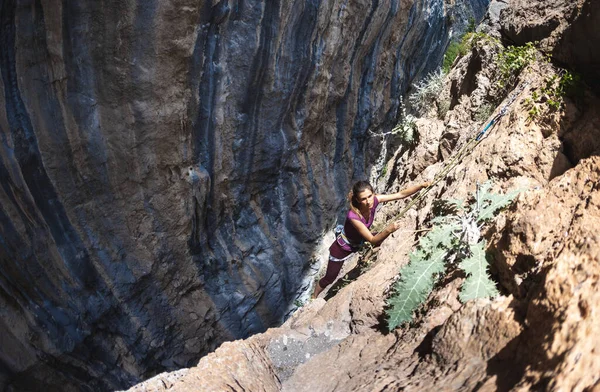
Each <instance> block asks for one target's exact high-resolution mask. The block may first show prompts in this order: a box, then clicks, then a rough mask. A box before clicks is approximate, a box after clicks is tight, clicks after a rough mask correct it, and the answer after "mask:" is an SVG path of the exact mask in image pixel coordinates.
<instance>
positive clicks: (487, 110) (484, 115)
mask: <svg viewBox="0 0 600 392" xmlns="http://www.w3.org/2000/svg"><path fill="white" fill-rule="evenodd" d="M494 109H495V106H494V105H492V104H491V103H484V104H482V105H481V106H479V107H478V108H477V111H475V115H474V116H473V119H474V120H475V121H477V122H482V121H485V120H487V119H488V118H490V116H491V115H492V113H494Z"/></svg>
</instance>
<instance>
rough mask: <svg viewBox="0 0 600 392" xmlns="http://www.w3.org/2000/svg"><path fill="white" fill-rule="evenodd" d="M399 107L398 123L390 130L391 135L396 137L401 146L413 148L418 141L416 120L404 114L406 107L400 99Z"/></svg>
mask: <svg viewBox="0 0 600 392" xmlns="http://www.w3.org/2000/svg"><path fill="white" fill-rule="evenodd" d="M400 106H401V108H402V110H401V113H400V116H401V117H400V122H399V123H398V124H397V125H396V126H395V127H394V128H393V129H392V131H391V134H392V135H396V137H397V138H398V139H399V140H400V143H401V144H402V145H405V146H413V145H415V144H416V142H417V141H418V140H419V132H418V127H417V122H416V121H417V118H416V117H415V116H413V115H412V114H408V113H406V107H405V106H404V102H403V101H402V99H400Z"/></svg>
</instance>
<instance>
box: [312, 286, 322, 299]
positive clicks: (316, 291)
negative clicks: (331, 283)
mask: <svg viewBox="0 0 600 392" xmlns="http://www.w3.org/2000/svg"><path fill="white" fill-rule="evenodd" d="M321 291H323V287H321V285H320V284H319V282H317V284H316V285H315V291H314V292H313V295H312V299H315V298H317V297H318V296H319V294H321Z"/></svg>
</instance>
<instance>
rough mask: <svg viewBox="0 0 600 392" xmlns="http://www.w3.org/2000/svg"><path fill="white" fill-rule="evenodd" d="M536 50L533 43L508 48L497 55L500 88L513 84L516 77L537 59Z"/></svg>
mask: <svg viewBox="0 0 600 392" xmlns="http://www.w3.org/2000/svg"><path fill="white" fill-rule="evenodd" d="M537 53H538V51H537V49H536V48H535V45H534V43H533V42H528V43H526V44H525V45H523V46H508V47H506V48H505V49H504V50H502V51H501V52H500V54H499V55H498V66H499V68H500V81H499V82H498V83H499V86H500V87H501V88H504V87H508V86H510V85H512V84H513V82H514V80H515V77H516V75H518V73H519V72H520V71H521V70H522V69H523V68H525V67H526V66H527V65H529V64H530V63H532V62H533V61H534V60H535V59H536V58H537Z"/></svg>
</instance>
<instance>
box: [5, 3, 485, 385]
mask: <svg viewBox="0 0 600 392" xmlns="http://www.w3.org/2000/svg"><path fill="white" fill-rule="evenodd" d="M469 4H470V5H471V6H472V7H475V6H477V7H481V6H483V4H485V1H481V0H480V1H475V2H474V1H471V2H470V3H469ZM0 7H1V10H0V22H1V30H0V42H1V49H0V71H1V74H2V78H1V80H0V91H2V94H0V97H1V98H0V137H1V140H2V143H1V149H0V182H1V186H2V187H1V190H0V243H1V245H2V246H1V247H0V249H1V250H0V260H1V266H0V272H1V273H0V288H1V290H0V312H1V314H2V318H1V320H2V321H1V322H0V332H1V334H2V345H1V348H0V382H1V383H2V384H1V385H0V386H1V387H3V388H7V389H8V390H27V389H34V390H35V389H39V388H40V385H44V388H45V389H50V390H51V389H52V388H55V389H60V390H62V391H71V390H78V391H79V390H94V391H96V390H108V389H116V388H123V387H126V386H129V385H132V384H133V383H135V382H137V381H139V380H140V379H142V378H146V377H148V376H151V375H153V374H156V373H158V372H160V371H163V370H166V369H169V370H172V369H176V368H179V367H182V366H187V365H190V364H193V363H195V362H196V361H197V360H198V358H200V357H201V356H202V355H204V354H206V353H208V352H210V351H212V350H214V349H215V348H216V347H217V346H218V345H219V344H220V343H221V342H223V341H225V340H229V339H234V338H240V337H245V336H248V335H251V334H254V333H256V332H260V331H263V330H264V329H266V328H267V327H269V326H272V325H277V324H279V323H281V322H282V320H283V318H284V317H285V315H286V314H287V312H288V310H289V309H290V307H291V306H293V301H294V299H295V298H296V296H297V295H298V291H299V290H301V289H303V288H305V287H306V283H305V278H306V277H305V274H306V273H307V271H308V270H310V258H311V256H312V253H313V251H314V246H315V244H316V242H317V240H318V238H319V237H320V236H321V234H322V233H323V232H324V230H326V229H327V228H329V227H331V226H332V225H333V224H334V223H335V219H336V217H338V216H339V214H340V213H341V212H342V210H343V209H344V203H345V199H344V198H345V194H346V192H347V189H348V188H349V186H350V185H351V183H352V182H353V181H354V180H355V179H358V178H364V177H366V176H367V173H368V170H369V168H370V165H371V164H372V163H373V162H374V161H375V159H376V158H377V154H378V152H379V149H380V146H379V140H372V139H369V138H367V137H366V135H367V131H368V130H369V129H384V130H386V129H387V130H389V129H390V128H391V127H392V125H394V123H395V121H396V119H397V116H398V108H399V98H400V96H401V95H402V94H403V93H404V92H405V91H406V89H407V86H408V85H409V84H410V83H411V82H412V81H413V80H414V79H415V78H418V77H420V76H421V75H424V74H426V73H428V72H429V71H431V70H433V69H434V68H435V67H437V66H438V65H439V63H440V61H441V58H442V55H443V53H442V52H443V49H444V48H445V46H446V44H447V40H448V26H447V20H446V19H445V18H444V14H445V12H446V11H445V10H444V2H443V1H442V0H414V1H411V2H400V1H397V0H389V1H381V2H371V1H367V0H360V1H354V2H351V3H350V4H347V3H346V2H343V1H333V2H325V1H258V2H244V1H234V0H229V1H226V0H221V1H218V2H205V1H191V0H177V1H174V2H153V1H150V2H148V1H143V2H142V1H138V2H136V1H133V0H127V1H121V2H111V3H105V2H96V1H87V0H82V1H77V2H62V3H56V2H52V3H50V2H48V1H45V0H42V1H39V2H33V3H31V2H27V1H23V0H7V1H4V2H2V3H1V5H0ZM478 9H479V8H478ZM477 12H480V11H477Z"/></svg>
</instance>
